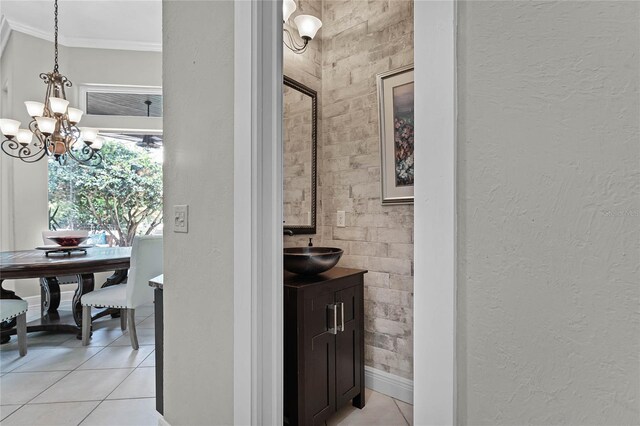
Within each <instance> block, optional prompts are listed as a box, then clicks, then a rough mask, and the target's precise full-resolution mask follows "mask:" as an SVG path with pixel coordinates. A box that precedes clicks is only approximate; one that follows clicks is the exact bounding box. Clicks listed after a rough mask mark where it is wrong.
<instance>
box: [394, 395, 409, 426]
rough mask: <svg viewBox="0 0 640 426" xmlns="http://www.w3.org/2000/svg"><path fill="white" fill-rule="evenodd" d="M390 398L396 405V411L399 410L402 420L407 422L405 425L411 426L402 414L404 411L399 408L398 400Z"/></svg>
mask: <svg viewBox="0 0 640 426" xmlns="http://www.w3.org/2000/svg"><path fill="white" fill-rule="evenodd" d="M391 399H393V403H394V404H395V405H396V408H397V409H398V411H400V415H401V416H402V418H403V419H404V421H405V422H406V423H407V426H411V423H409V420H407V418H406V417H405V416H404V413H403V412H402V410H401V409H400V406H399V405H398V401H396V399H395V398H391Z"/></svg>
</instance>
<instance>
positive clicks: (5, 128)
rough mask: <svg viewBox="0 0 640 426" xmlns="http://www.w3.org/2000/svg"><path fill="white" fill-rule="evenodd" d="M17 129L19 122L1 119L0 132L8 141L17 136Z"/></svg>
mask: <svg viewBox="0 0 640 426" xmlns="http://www.w3.org/2000/svg"><path fill="white" fill-rule="evenodd" d="M19 129H20V122H19V121H18V120H11V119H9V118H3V119H1V120H0V131H1V132H2V134H3V135H5V136H6V137H7V138H9V139H11V138H13V137H14V136H15V135H17V134H18V130H19Z"/></svg>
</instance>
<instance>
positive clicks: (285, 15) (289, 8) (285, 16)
mask: <svg viewBox="0 0 640 426" xmlns="http://www.w3.org/2000/svg"><path fill="white" fill-rule="evenodd" d="M297 8H298V6H296V2H295V1H294V0H284V1H283V2H282V21H283V22H287V21H288V20H289V18H290V17H291V14H292V13H293V12H295V11H296V9H297Z"/></svg>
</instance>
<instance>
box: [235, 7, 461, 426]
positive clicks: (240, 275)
mask: <svg viewBox="0 0 640 426" xmlns="http://www.w3.org/2000/svg"><path fill="white" fill-rule="evenodd" d="M354 1H357V0H354ZM415 2H416V3H415V9H414V15H415V16H414V22H415V23H416V25H415V37H414V39H415V46H414V51H415V70H416V74H415V75H416V85H415V88H416V89H415V90H416V104H415V114H416V117H420V120H417V123H418V125H417V126H416V128H417V133H416V135H418V145H417V146H416V152H415V156H416V162H417V163H418V164H419V165H422V166H420V167H418V168H416V185H415V231H414V244H415V259H416V260H418V259H419V261H416V262H415V277H414V283H415V284H414V403H415V405H414V422H415V424H419V425H453V424H455V423H456V377H455V371H456V361H455V344H456V336H455V331H456V324H455V319H456V277H455V271H456V259H455V254H456V210H455V200H456V193H455V172H456V168H455V161H456V157H455V147H456V144H455V137H456V132H455V126H456V92H455V73H456V68H455V67H456V64H455V57H456V56H455V41H456V40H455V33H456V19H455V18H456V13H455V0H440V1H430V0H415ZM235 6H236V9H235V28H234V31H235V82H234V84H235V102H234V109H235V111H234V115H235V118H234V120H235V136H234V144H235V152H234V185H235V187H234V199H235V202H234V211H235V223H234V288H235V290H234V423H235V424H237V425H248V424H252V425H263V424H265V425H266V424H272V425H276V424H282V400H283V396H282V390H283V385H282V372H283V369H282V358H283V356H282V343H283V338H282V309H283V301H282V255H281V253H282V187H281V181H282V129H281V114H282V15H281V14H282V0H275V1H272V0H235ZM433 100H436V101H435V102H433ZM421 133H422V135H421ZM421 148H423V149H421Z"/></svg>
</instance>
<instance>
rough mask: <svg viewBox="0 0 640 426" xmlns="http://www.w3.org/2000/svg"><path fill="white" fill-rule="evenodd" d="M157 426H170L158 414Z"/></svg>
mask: <svg viewBox="0 0 640 426" xmlns="http://www.w3.org/2000/svg"><path fill="white" fill-rule="evenodd" d="M158 426H171V425H170V424H169V422H168V421H166V420H165V418H164V416H163V415H162V414H158Z"/></svg>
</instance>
